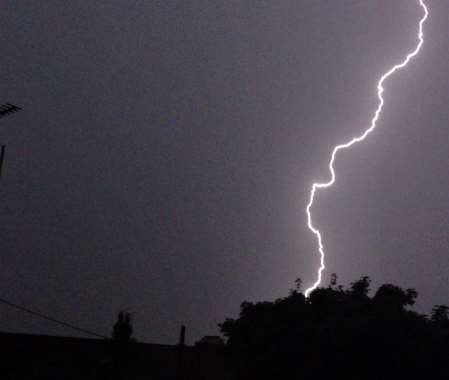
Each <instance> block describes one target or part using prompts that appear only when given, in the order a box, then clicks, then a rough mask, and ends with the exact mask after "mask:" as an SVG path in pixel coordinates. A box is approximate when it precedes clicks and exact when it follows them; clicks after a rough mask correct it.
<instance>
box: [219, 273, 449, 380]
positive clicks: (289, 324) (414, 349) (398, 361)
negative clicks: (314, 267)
mask: <svg viewBox="0 0 449 380" xmlns="http://www.w3.org/2000/svg"><path fill="white" fill-rule="evenodd" d="M370 283H371V280H370V278H369V277H367V276H364V277H361V278H360V279H359V280H357V281H355V282H353V283H351V284H350V285H349V287H348V288H343V287H342V286H341V285H337V276H336V275H335V276H332V280H331V283H330V285H329V286H328V287H326V288H318V289H316V290H314V291H313V292H312V293H311V294H310V296H309V297H308V298H305V297H304V295H303V294H302V293H301V292H300V284H301V282H300V280H297V281H296V287H295V289H293V290H291V291H290V293H289V295H288V296H287V297H285V298H280V299H277V300H275V301H273V302H266V301H265V302H257V303H251V302H243V303H242V304H241V309H240V315H239V317H238V318H236V319H230V318H228V319H226V320H225V321H224V322H223V323H222V324H220V325H219V326H220V329H221V332H222V333H223V335H224V336H225V337H226V338H227V349H228V352H229V355H230V358H231V361H232V365H233V369H234V372H235V377H236V378H237V379H242V380H243V379H256V378H257V379H314V380H317V379H324V378H326V379H328V378H330V377H333V378H336V379H340V378H342V379H393V378H394V379H398V378H415V377H417V376H420V377H429V376H430V377H432V378H433V379H443V378H444V379H446V378H448V377H449V364H448V360H447V358H446V355H447V353H448V352H449V317H448V313H449V308H448V307H447V306H444V305H438V306H435V307H434V309H433V311H432V313H431V316H430V317H427V316H426V315H422V314H419V313H417V312H415V311H412V310H410V307H411V306H413V305H414V303H415V301H416V298H417V296H418V293H417V292H416V291H415V290H414V289H406V290H404V289H402V288H400V287H398V286H396V285H392V284H384V285H382V286H380V287H379V288H378V289H377V291H376V292H375V294H374V296H370Z"/></svg>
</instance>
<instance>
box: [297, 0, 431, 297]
mask: <svg viewBox="0 0 449 380" xmlns="http://www.w3.org/2000/svg"><path fill="white" fill-rule="evenodd" d="M418 3H419V5H420V6H421V8H422V9H423V12H424V15H423V17H422V18H421V20H420V21H419V28H418V44H417V45H416V47H415V49H414V50H413V51H412V52H410V53H408V54H407V55H406V57H405V58H404V60H403V61H402V62H401V63H398V64H396V65H394V66H393V67H392V68H391V69H389V70H388V71H387V72H385V73H384V74H382V76H381V77H380V79H379V81H378V82H377V98H378V100H379V104H378V106H377V109H376V110H375V111H374V116H373V118H372V119H371V123H370V126H369V127H368V128H367V129H366V130H365V131H364V132H363V133H362V134H361V135H360V136H358V137H354V138H352V139H351V140H349V141H347V142H345V143H343V144H339V145H336V146H335V147H334V149H333V150H332V154H331V158H330V161H329V165H328V168H329V172H330V174H331V178H330V180H329V181H328V182H323V183H318V182H315V183H314V184H313V185H312V188H311V190H310V196H309V203H308V204H307V207H306V214H307V227H308V228H309V230H310V231H312V233H313V234H314V235H315V237H316V240H317V243H318V252H319V254H320V266H319V268H318V272H317V275H318V276H317V280H316V281H315V283H314V284H313V285H312V286H311V287H309V288H308V289H306V291H305V292H304V294H305V296H306V297H309V294H310V293H311V292H312V291H313V290H315V289H316V288H317V287H318V286H319V285H320V283H321V277H322V273H323V270H324V269H325V268H326V265H325V257H326V255H325V253H324V245H323V239H322V237H321V232H320V230H319V229H318V228H316V227H315V226H314V225H313V222H312V213H311V209H312V206H313V201H314V200H315V195H316V192H317V190H320V189H325V188H328V187H331V186H332V185H333V184H334V183H335V177H336V176H335V170H334V162H335V158H336V156H337V153H338V152H339V151H341V150H344V149H347V148H350V147H351V146H352V145H354V144H357V143H358V142H360V141H363V140H365V138H366V137H367V136H368V135H369V134H370V133H371V132H372V131H373V130H374V129H375V128H376V125H377V121H378V120H379V117H380V114H381V112H382V108H383V106H384V98H383V96H382V94H383V92H384V87H383V84H384V82H385V80H386V79H387V78H388V77H390V76H391V75H392V74H393V73H394V72H396V71H397V70H400V69H402V68H404V67H405V66H407V64H408V63H409V62H410V60H411V59H412V58H413V57H414V56H416V55H417V54H418V52H419V51H420V49H421V46H422V44H423V43H424V34H423V24H424V22H425V21H426V19H427V17H428V15H429V11H428V9H427V6H426V4H425V3H424V1H423V0H418Z"/></svg>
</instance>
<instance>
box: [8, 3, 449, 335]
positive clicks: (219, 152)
mask: <svg viewBox="0 0 449 380" xmlns="http://www.w3.org/2000/svg"><path fill="white" fill-rule="evenodd" d="M427 4H428V6H429V11H430V16H429V19H428V21H427V22H426V24H425V25H424V37H425V42H424V45H423V47H422V50H421V52H420V54H419V56H418V57H416V58H415V59H414V60H413V61H412V63H411V64H410V65H409V66H408V67H407V69H406V70H403V71H401V72H399V73H397V74H395V75H394V76H393V77H391V80H389V81H388V82H387V83H386V86H385V87H386V90H385V94H384V97H385V101H386V103H385V107H384V112H383V114H382V116H381V119H380V121H379V124H378V128H377V129H376V131H375V132H374V133H373V134H372V135H370V137H369V139H368V140H367V141H366V142H364V143H363V144H359V145H357V146H355V147H354V148H353V149H351V150H350V151H345V152H344V153H342V154H340V155H339V157H338V162H337V164H336V170H337V175H338V178H337V183H336V184H335V186H334V187H333V188H332V189H330V190H326V191H322V192H320V193H319V194H318V195H317V202H316V204H315V206H314V209H313V212H314V221H315V224H316V225H317V226H319V227H320V229H321V231H322V233H323V238H324V243H325V246H326V249H327V252H328V257H327V266H328V268H327V269H326V271H325V281H324V283H325V284H327V283H328V279H329V275H330V274H331V273H332V272H336V273H337V274H338V275H339V281H340V282H341V283H343V284H347V283H349V282H350V281H353V280H355V279H357V278H358V277H360V276H362V275H370V276H372V278H373V284H372V285H373V286H372V287H373V288H375V287H376V286H377V285H379V284H380V283H384V282H393V283H395V284H398V285H400V286H404V287H415V288H416V289H417V290H418V291H419V293H420V297H419V299H418V301H419V302H418V304H417V308H418V310H420V311H425V312H427V311H429V310H430V308H431V306H432V305H434V304H437V303H449V170H448V168H449V106H448V105H449V80H448V78H449V59H448V58H449V1H447V0H432V1H431V0H428V1H427ZM421 17H422V9H421V8H420V7H419V5H418V3H417V2H415V1H411V0H401V1H399V0H397V1H390V0H379V1H363V2H362V1H355V0H347V1H327V0H326V1H324V0H323V1H321V0H313V1H312V0H307V1H306V0H303V1H300V0H283V1H268V0H265V1H255V0H248V1H240V0H230V1H207V0H190V1H118V0H113V1H95V2H94V1H75V0H73V1H66V2H60V1H54V0H53V1H45V2H44V1H21V0H20V1H17V0H16V1H5V2H3V3H2V6H1V10H0V34H1V36H2V45H1V51H2V54H1V57H0V94H1V97H0V102H1V103H4V102H11V103H14V104H17V105H18V106H21V107H22V108H23V111H21V112H20V113H17V114H13V115H11V116H8V117H6V118H3V119H1V120H0V144H5V145H7V150H6V157H5V163H4V168H3V169H4V170H3V174H2V178H1V180H0V225H1V228H0V289H1V290H0V297H4V298H7V299H9V300H11V301H12V302H15V303H18V304H21V305H23V306H26V307H29V308H32V309H35V310H38V311H41V312H44V313H48V314H50V315H52V316H54V317H56V318H60V319H62V320H65V321H67V322H70V323H74V324H77V325H80V326H82V327H85V328H88V329H91V330H94V331H97V332H100V333H103V334H106V335H108V334H110V331H111V328H112V325H113V323H114V321H115V319H116V313H117V311H118V310H120V309H122V308H130V310H131V311H135V312H137V313H136V315H135V318H134V326H135V336H136V338H137V339H139V340H141V341H151V342H159V343H175V342H176V341H177V337H178V329H179V326H180V325H181V324H186V325H187V341H188V343H193V342H195V341H196V340H197V339H199V338H200V337H201V336H203V335H206V334H209V335H210V334H217V333H218V328H217V323H219V322H221V321H223V320H224V319H225V317H231V316H236V315H237V313H238V311H239V305H240V303H241V302H242V301H243V300H252V301H256V300H268V299H273V298H275V297H280V296H284V295H286V294H287V292H288V290H289V289H290V288H291V287H293V285H294V284H293V281H294V280H295V278H297V277H301V278H302V280H303V284H304V287H308V286H310V285H311V284H312V282H313V281H314V280H315V278H316V269H317V267H318V260H319V258H318V254H317V251H316V245H315V240H314V236H313V235H312V234H311V233H310V232H309V231H308V230H307V226H306V219H305V206H306V203H307V200H308V193H309V190H310V185H311V183H312V182H314V181H317V180H326V179H327V176H328V172H327V162H328V159H329V153H330V151H331V149H332V147H333V146H334V145H335V144H337V143H341V142H344V141H346V140H347V139H348V138H349V137H351V136H354V135H357V134H359V132H360V131H362V130H363V129H364V128H366V127H367V125H368V124H369V121H370V119H371V117H372V113H373V111H374V109H375V107H376V105H377V100H376V89H375V86H376V83H377V80H378V78H379V76H380V75H381V74H382V72H384V71H386V70H387V69H388V68H389V67H390V66H392V65H393V64H395V63H398V62H399V61H400V60H402V59H403V57H404V55H405V54H406V53H407V52H408V51H410V50H412V49H414V47H415V46H416V43H417V28H418V21H419V19H420V18H421ZM0 330H2V331H16V332H30V333H43V334H58V335H76V332H72V331H70V330H66V329H62V328H60V327H58V326H56V325H53V324H50V323H49V322H46V321H42V320H39V319H37V318H35V317H31V316H28V315H26V314H23V313H20V312H18V311H15V310H13V309H7V308H6V307H5V306H1V305H0Z"/></svg>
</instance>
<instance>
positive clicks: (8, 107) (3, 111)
mask: <svg viewBox="0 0 449 380" xmlns="http://www.w3.org/2000/svg"><path fill="white" fill-rule="evenodd" d="M21 109H22V108H20V107H17V106H15V105H14V104H11V103H4V104H1V105H0V119H1V118H2V117H5V116H8V115H11V114H12V113H15V112H19V111H20V110H21ZM5 149H6V146H5V145H2V147H1V151H0V177H1V175H2V168H3V160H4V159H5Z"/></svg>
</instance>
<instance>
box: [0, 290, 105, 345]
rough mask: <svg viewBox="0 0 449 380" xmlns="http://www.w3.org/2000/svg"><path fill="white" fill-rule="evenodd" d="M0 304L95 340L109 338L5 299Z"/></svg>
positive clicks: (1, 299)
mask: <svg viewBox="0 0 449 380" xmlns="http://www.w3.org/2000/svg"><path fill="white" fill-rule="evenodd" d="M0 303H3V304H5V305H7V306H10V307H12V308H14V309H17V310H21V311H24V312H26V313H29V314H32V315H34V316H37V317H40V318H42V319H46V320H47V321H50V322H53V323H57V324H59V325H61V326H64V327H67V328H69V329H72V330H76V331H79V332H82V333H84V334H87V335H92V336H95V337H97V338H103V339H109V337H107V336H105V335H102V334H98V333H96V332H93V331H90V330H86V329H84V328H82V327H78V326H75V325H72V324H70V323H67V322H63V321H60V320H58V319H56V318H53V317H49V316H48V315H45V314H42V313H39V312H37V311H33V310H30V309H28V308H26V307H23V306H19V305H16V304H14V303H12V302H10V301H7V300H5V299H3V298H0Z"/></svg>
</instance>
